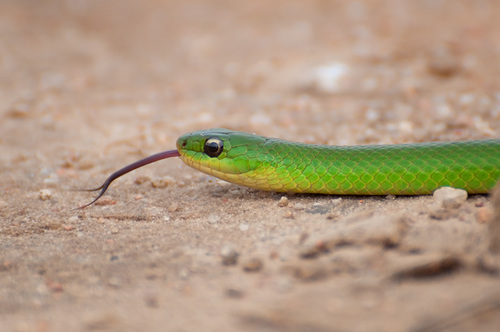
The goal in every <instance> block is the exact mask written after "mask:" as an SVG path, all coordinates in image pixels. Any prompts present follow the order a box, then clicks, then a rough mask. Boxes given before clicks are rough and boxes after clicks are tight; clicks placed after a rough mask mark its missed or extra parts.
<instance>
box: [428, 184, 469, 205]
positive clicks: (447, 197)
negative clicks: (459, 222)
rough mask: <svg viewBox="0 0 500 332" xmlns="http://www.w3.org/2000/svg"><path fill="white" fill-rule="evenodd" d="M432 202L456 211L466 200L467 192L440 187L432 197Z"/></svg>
mask: <svg viewBox="0 0 500 332" xmlns="http://www.w3.org/2000/svg"><path fill="white" fill-rule="evenodd" d="M432 197H433V198H434V201H435V202H437V203H439V204H441V206H442V207H443V208H445V209H456V208H458V207H459V206H460V205H461V204H462V203H463V202H465V201H466V200H467V192H466V191H465V190H463V189H456V188H452V187H442V188H439V189H437V190H436V191H435V192H434V194H433V195H432Z"/></svg>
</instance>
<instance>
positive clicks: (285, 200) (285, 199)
mask: <svg viewBox="0 0 500 332" xmlns="http://www.w3.org/2000/svg"><path fill="white" fill-rule="evenodd" d="M287 205H288V197H286V196H281V198H280V200H279V202H278V206H279V207H284V206H287Z"/></svg>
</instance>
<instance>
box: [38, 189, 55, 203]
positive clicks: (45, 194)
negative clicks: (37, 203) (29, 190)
mask: <svg viewBox="0 0 500 332" xmlns="http://www.w3.org/2000/svg"><path fill="white" fill-rule="evenodd" d="M51 198H52V191H50V189H42V190H40V199H41V200H42V201H46V200H49V199H51Z"/></svg>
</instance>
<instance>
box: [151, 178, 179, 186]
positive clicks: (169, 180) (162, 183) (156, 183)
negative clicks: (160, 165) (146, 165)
mask: <svg viewBox="0 0 500 332" xmlns="http://www.w3.org/2000/svg"><path fill="white" fill-rule="evenodd" d="M174 181H175V180H174V179H173V178H171V177H168V176H167V177H163V178H157V179H154V180H152V181H151V185H152V186H153V187H154V188H166V187H168V185H170V184H172V183H174Z"/></svg>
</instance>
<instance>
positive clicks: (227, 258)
mask: <svg viewBox="0 0 500 332" xmlns="http://www.w3.org/2000/svg"><path fill="white" fill-rule="evenodd" d="M219 255H220V257H221V258H222V264H224V265H235V264H236V263H237V262H238V256H239V255H240V254H239V253H238V251H236V248H235V247H234V246H233V245H230V244H226V245H224V246H223V247H222V248H221V250H220V253H219Z"/></svg>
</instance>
